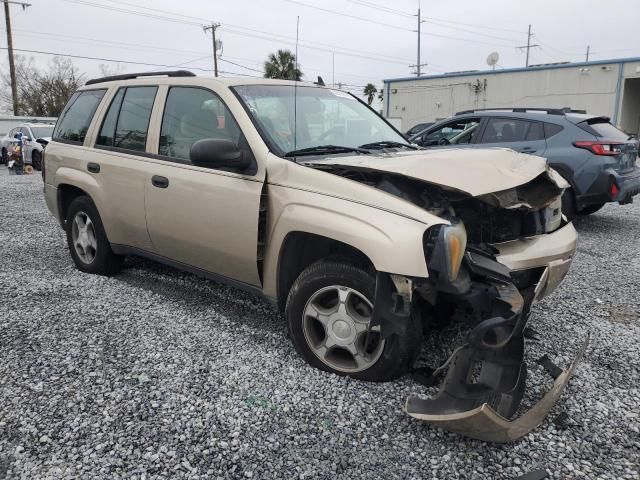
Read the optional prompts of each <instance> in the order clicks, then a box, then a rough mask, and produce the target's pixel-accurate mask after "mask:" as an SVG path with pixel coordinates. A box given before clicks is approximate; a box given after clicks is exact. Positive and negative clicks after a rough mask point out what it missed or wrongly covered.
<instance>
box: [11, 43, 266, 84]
mask: <svg viewBox="0 0 640 480" xmlns="http://www.w3.org/2000/svg"><path fill="white" fill-rule="evenodd" d="M0 50H7V47H0ZM14 51H16V52H26V53H35V54H40V55H53V56H58V57H68V58H78V59H82V60H97V61H101V62H114V63H125V64H129V65H144V66H147V67H161V68H175V67H176V66H177V65H167V64H162V63H148V62H137V61H133V60H122V59H115V58H105V57H90V56H86V55H74V54H71V53H60V52H47V51H44V50H28V49H25V48H14ZM190 68H191V69H192V70H200V71H202V72H213V69H210V68H201V67H190ZM219 72H220V73H224V74H228V75H240V76H243V77H254V78H262V77H258V76H257V75H249V74H245V73H238V72H229V71H224V70H219Z"/></svg>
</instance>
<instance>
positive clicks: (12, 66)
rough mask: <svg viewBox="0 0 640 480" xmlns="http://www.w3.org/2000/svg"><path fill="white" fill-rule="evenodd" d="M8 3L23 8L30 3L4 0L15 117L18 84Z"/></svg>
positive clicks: (17, 111) (16, 113)
mask: <svg viewBox="0 0 640 480" xmlns="http://www.w3.org/2000/svg"><path fill="white" fill-rule="evenodd" d="M10 3H14V4H16V5H20V6H21V7H22V9H23V10H24V9H26V8H27V7H30V6H31V4H30V3H24V2H13V1H9V0H4V20H5V22H6V26H7V50H8V51H9V75H10V77H11V100H12V102H13V114H14V115H15V116H16V117H17V116H18V115H19V113H20V112H19V108H18V84H17V83H16V66H15V64H14V62H13V36H12V35H11V16H10V12H9V4H10Z"/></svg>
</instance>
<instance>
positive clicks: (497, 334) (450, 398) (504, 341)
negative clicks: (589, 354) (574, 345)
mask: <svg viewBox="0 0 640 480" xmlns="http://www.w3.org/2000/svg"><path fill="white" fill-rule="evenodd" d="M490 284H491V285H492V286H493V288H494V289H495V292H496V298H495V302H494V303H495V304H494V306H493V315H492V317H491V318H488V319H486V320H484V321H482V322H480V323H479V324H478V325H476V327H475V328H473V330H471V332H470V333H469V336H468V342H467V343H466V344H464V345H463V346H461V347H459V348H458V349H456V350H455V352H454V353H453V355H451V357H450V358H449V360H448V361H447V362H446V363H445V365H444V366H443V367H440V369H438V370H436V372H435V373H434V375H437V373H438V371H439V370H444V368H447V369H448V370H447V375H446V377H445V378H444V381H443V383H442V386H441V388H440V391H439V392H438V393H437V394H436V395H435V396H434V397H432V398H422V397H419V396H416V395H413V396H410V397H409V398H408V399H407V402H406V406H405V410H406V412H407V413H408V414H409V415H410V416H412V417H414V418H417V419H419V420H424V421H427V422H429V423H431V424H432V425H434V426H439V427H442V428H444V429H446V430H449V431H452V432H456V433H460V434H463V435H466V436H468V437H472V438H476V439H479V440H484V441H488V442H499V443H504V442H509V441H513V440H516V439H518V438H520V437H522V436H523V435H525V434H527V433H528V432H530V431H531V430H533V429H534V428H535V427H537V426H538V425H540V423H542V421H543V420H544V418H545V416H546V415H547V414H548V413H549V411H550V410H551V408H552V407H553V405H554V404H555V403H556V401H557V400H558V399H559V397H560V395H561V393H562V391H563V389H564V387H565V386H566V384H567V382H568V381H569V378H570V377H571V374H572V373H573V371H574V369H575V367H576V365H577V364H578V362H579V360H580V358H581V357H582V354H583V353H584V350H585V349H586V346H587V344H588V339H587V341H586V342H585V343H584V345H583V346H582V348H581V349H580V352H579V353H578V355H577V357H576V359H575V360H574V361H573V363H572V364H571V365H570V366H569V367H568V368H567V369H566V370H564V371H562V372H561V373H560V374H559V375H558V376H557V378H556V380H555V383H554V385H553V388H552V389H551V390H550V391H549V392H548V393H547V394H546V395H545V396H544V397H543V398H542V400H540V401H539V402H538V403H537V404H536V405H535V406H534V407H533V408H531V409H530V410H529V411H528V412H526V413H525V414H524V415H522V416H521V417H519V418H518V419H516V420H513V421H510V420H509V419H510V418H511V417H512V416H513V415H515V413H516V411H517V410H518V407H519V406H520V403H521V401H522V398H523V396H524V391H525V387H526V375H527V367H526V363H525V361H524V343H525V338H524V328H525V324H526V322H527V317H528V315H527V314H526V313H527V310H528V305H526V304H527V303H528V302H526V301H525V300H524V299H523V297H522V295H521V294H520V292H519V291H518V289H517V288H516V287H515V286H514V285H513V284H512V283H509V282H504V281H492V282H490Z"/></svg>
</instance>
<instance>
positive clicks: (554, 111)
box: [456, 107, 587, 115]
mask: <svg viewBox="0 0 640 480" xmlns="http://www.w3.org/2000/svg"><path fill="white" fill-rule="evenodd" d="M492 111H493V112H499V111H506V112H515V113H525V112H529V111H533V112H545V113H548V114H549V115H564V114H566V113H587V111H586V110H575V109H572V108H570V107H563V108H536V107H502V108H476V109H472V110H463V111H461V112H456V115H463V114H465V113H476V112H492Z"/></svg>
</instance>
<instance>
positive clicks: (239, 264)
mask: <svg viewBox="0 0 640 480" xmlns="http://www.w3.org/2000/svg"><path fill="white" fill-rule="evenodd" d="M163 103H164V109H163V111H162V112H159V113H160V115H158V118H156V119H154V123H156V122H157V123H159V124H160V125H156V128H158V129H159V136H158V138H157V144H156V147H157V153H158V154H157V155H156V159H157V160H156V161H155V162H154V163H153V165H152V166H151V167H150V169H149V172H148V177H147V179H146V183H145V196H146V212H147V226H148V229H149V234H150V236H151V240H152V242H153V246H154V249H155V252H156V253H157V254H158V255H161V256H162V257H165V258H167V259H169V260H172V261H173V262H176V263H178V264H182V265H188V266H191V267H195V268H196V269H201V270H204V271H207V272H211V273H215V274H218V275H221V276H224V277H226V278H229V279H233V280H237V281H240V282H242V283H245V284H250V285H254V286H256V285H260V277H259V273H258V253H257V252H258V214H259V210H260V197H261V193H262V186H263V181H264V172H263V171H258V168H257V167H258V165H257V163H256V162H255V158H254V157H253V154H252V152H251V149H250V148H249V145H248V143H247V140H246V139H245V136H244V134H243V133H242V131H241V130H240V127H239V126H238V123H237V122H236V120H235V118H234V116H233V115H232V113H231V111H230V110H229V108H228V107H227V105H226V104H225V103H224V102H223V101H222V99H221V98H220V97H219V96H218V95H217V94H216V93H215V92H213V91H212V90H209V89H207V88H203V87H196V86H193V87H188V86H169V87H168V89H167V91H166V99H164V100H163ZM237 107H238V108H239V109H240V108H242V107H240V106H239V105H238V106H237ZM206 138H216V139H226V140H231V141H233V142H234V143H236V144H237V145H238V146H239V147H240V149H241V150H242V152H243V155H247V156H249V158H252V159H253V162H254V165H255V166H256V168H255V169H252V170H251V171H245V172H237V171H230V170H228V171H225V170H221V169H215V168H206V167H201V166H195V165H193V164H192V163H191V161H190V155H189V154H190V150H191V146H192V145H193V144H194V143H195V142H197V141H198V140H202V139H206ZM178 266H180V265H178Z"/></svg>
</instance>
